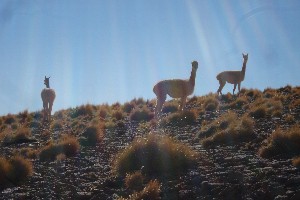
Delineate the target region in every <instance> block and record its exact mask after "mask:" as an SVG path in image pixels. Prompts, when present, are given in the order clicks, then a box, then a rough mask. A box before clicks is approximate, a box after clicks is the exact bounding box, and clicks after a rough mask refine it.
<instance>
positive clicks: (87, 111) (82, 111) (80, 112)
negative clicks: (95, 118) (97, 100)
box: [71, 104, 94, 118]
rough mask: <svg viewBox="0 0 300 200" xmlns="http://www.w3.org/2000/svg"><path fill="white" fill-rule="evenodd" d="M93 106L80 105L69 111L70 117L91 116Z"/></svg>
mask: <svg viewBox="0 0 300 200" xmlns="http://www.w3.org/2000/svg"><path fill="white" fill-rule="evenodd" d="M93 111H94V108H93V106H92V105H90V104H86V105H82V106H79V107H76V108H75V109H73V110H72V111H71V117H72V118H76V117H79V116H92V115H93Z"/></svg>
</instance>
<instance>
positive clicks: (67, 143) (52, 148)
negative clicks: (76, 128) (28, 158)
mask: <svg viewBox="0 0 300 200" xmlns="http://www.w3.org/2000/svg"><path fill="white" fill-rule="evenodd" d="M79 148H80V145H79V142H78V141H77V138H76V137H74V136H63V137H62V138H61V139H60V141H59V142H58V143H53V142H51V143H50V144H48V145H47V146H46V147H44V148H42V149H41V151H40V154H39V158H40V160H41V161H52V160H55V159H56V158H57V155H59V154H64V155H65V156H66V157H72V156H75V155H76V154H77V153H78V151H79Z"/></svg>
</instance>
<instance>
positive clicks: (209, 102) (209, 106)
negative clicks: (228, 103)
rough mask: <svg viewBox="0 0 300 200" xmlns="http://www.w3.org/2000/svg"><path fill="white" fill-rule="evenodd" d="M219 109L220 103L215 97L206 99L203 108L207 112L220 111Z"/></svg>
mask: <svg viewBox="0 0 300 200" xmlns="http://www.w3.org/2000/svg"><path fill="white" fill-rule="evenodd" d="M218 107H219V101H218V99H216V97H215V96H214V95H211V96H208V97H206V99H205V101H204V104H203V108H204V109H205V110H206V111H215V110H217V109H218Z"/></svg>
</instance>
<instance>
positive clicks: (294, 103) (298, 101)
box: [289, 99, 300, 109]
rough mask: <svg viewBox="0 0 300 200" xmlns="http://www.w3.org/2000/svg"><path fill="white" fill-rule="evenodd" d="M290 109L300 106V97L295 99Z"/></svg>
mask: <svg viewBox="0 0 300 200" xmlns="http://www.w3.org/2000/svg"><path fill="white" fill-rule="evenodd" d="M289 108H290V109H295V108H300V99H295V100H293V101H292V103H291V104H290V106H289Z"/></svg>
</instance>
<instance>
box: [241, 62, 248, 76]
mask: <svg viewBox="0 0 300 200" xmlns="http://www.w3.org/2000/svg"><path fill="white" fill-rule="evenodd" d="M246 65H247V59H244V62H243V67H242V80H244V78H245V73H246Z"/></svg>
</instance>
